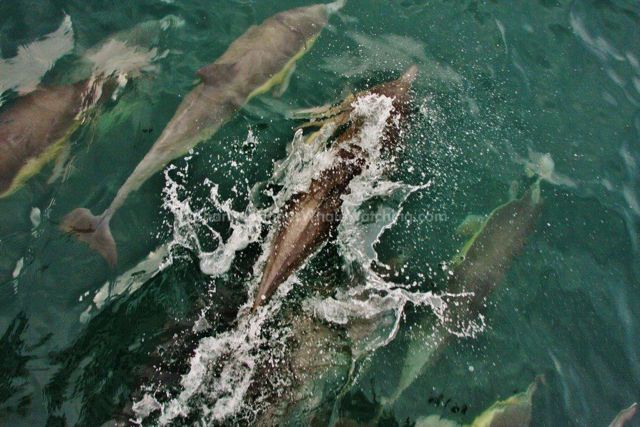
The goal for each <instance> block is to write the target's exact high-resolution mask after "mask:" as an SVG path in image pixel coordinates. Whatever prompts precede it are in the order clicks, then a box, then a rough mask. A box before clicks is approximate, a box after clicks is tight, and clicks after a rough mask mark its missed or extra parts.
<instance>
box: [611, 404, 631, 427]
mask: <svg viewBox="0 0 640 427" xmlns="http://www.w3.org/2000/svg"><path fill="white" fill-rule="evenodd" d="M636 412H638V404H637V403H633V404H632V405H631V406H629V407H628V408H626V409H623V410H622V411H620V412H619V413H618V415H616V417H615V418H614V419H613V421H611V424H609V427H625V426H626V425H627V423H628V422H629V421H631V420H632V419H633V417H635V415H636Z"/></svg>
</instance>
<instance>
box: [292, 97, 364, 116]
mask: <svg viewBox="0 0 640 427" xmlns="http://www.w3.org/2000/svg"><path fill="white" fill-rule="evenodd" d="M353 100H354V96H353V95H349V96H347V97H346V99H345V100H344V101H343V102H341V103H339V104H337V105H335V104H325V105H321V106H319V107H311V108H301V109H299V110H293V111H291V112H289V118H291V119H294V120H319V119H329V118H332V117H335V116H338V115H340V114H343V113H345V112H347V111H351V103H352V102H353Z"/></svg>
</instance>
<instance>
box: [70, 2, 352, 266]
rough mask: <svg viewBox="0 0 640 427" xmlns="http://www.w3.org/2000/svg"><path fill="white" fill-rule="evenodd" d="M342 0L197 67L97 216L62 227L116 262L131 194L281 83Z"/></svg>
mask: <svg viewBox="0 0 640 427" xmlns="http://www.w3.org/2000/svg"><path fill="white" fill-rule="evenodd" d="M343 4H344V0H338V1H336V2H334V3H329V4H316V5H312V6H308V7H300V8H296V9H291V10H287V11H284V12H280V13H278V14H276V15H274V16H272V17H270V18H268V19H266V20H265V21H264V22H263V23H262V24H260V25H257V26H252V27H251V28H249V29H248V30H247V31H246V32H245V33H244V34H243V35H242V36H240V37H239V38H238V39H236V40H235V41H234V42H233V43H231V45H230V46H229V48H228V49H227V50H226V52H225V53H224V54H222V56H221V57H219V58H218V59H217V60H216V61H215V62H213V63H212V64H210V65H207V66H205V67H203V68H201V69H200V70H199V71H198V73H197V75H198V77H200V80H201V82H200V83H199V84H198V85H197V86H196V87H195V88H194V89H193V90H192V91H191V92H189V93H188V94H187V95H186V96H185V98H184V100H183V101H182V103H181V104H180V105H179V106H178V110H177V111H176V113H175V114H174V116H173V117H172V119H171V121H170V122H169V124H168V125H167V126H166V127H165V128H164V130H163V132H162V134H161V135H160V137H159V138H158V140H157V141H156V142H155V143H154V145H153V146H152V147H151V150H149V152H148V153H147V154H146V155H145V157H144V158H143V159H142V160H141V161H140V163H138V165H137V166H136V168H135V170H134V171H133V173H132V174H131V175H130V176H129V177H128V178H127V180H126V182H125V183H124V184H123V185H122V187H120V189H119V190H118V192H117V194H116V196H115V198H114V199H113V201H112V202H111V204H110V205H109V207H108V208H107V209H106V210H105V211H104V212H103V213H102V214H100V215H93V214H92V213H91V211H89V210H88V209H85V208H78V209H75V210H73V211H72V212H70V213H69V214H68V215H67V216H66V217H65V218H64V219H63V222H62V224H61V228H62V230H63V231H66V232H68V233H72V234H73V235H75V236H76V237H77V238H78V239H79V240H81V241H83V242H85V243H87V244H89V246H90V247H91V248H92V249H94V250H96V251H97V252H99V253H100V254H101V255H102V256H103V257H104V258H105V259H106V260H107V262H108V263H109V264H110V265H111V266H115V265H116V264H117V259H118V256H117V249H116V243H115V240H114V239H113V236H112V234H111V230H110V227H109V222H110V221H111V218H112V217H113V215H114V214H115V213H116V212H117V210H118V209H119V208H120V207H121V206H122V205H123V204H124V202H125V200H126V199H127V197H128V196H129V194H130V193H131V192H133V191H136V190H137V189H138V188H140V186H141V185H142V184H143V183H144V182H145V181H147V180H148V179H149V178H150V177H151V176H153V175H154V174H156V173H157V172H159V171H161V170H162V168H164V166H166V165H167V164H168V163H169V162H171V161H172V160H174V159H177V158H179V157H181V156H183V155H185V154H186V153H187V152H188V151H189V150H191V149H192V148H193V147H195V146H196V145H197V144H198V143H200V142H202V141H205V140H207V139H209V138H211V137H212V136H213V135H214V134H215V133H216V132H217V131H218V129H220V127H222V125H223V124H224V123H225V122H226V121H227V120H229V118H231V116H232V115H233V114H234V113H235V112H236V111H238V110H239V109H240V108H241V107H242V106H243V105H244V104H245V103H246V102H248V101H249V100H250V99H251V98H253V97H254V96H256V95H259V94H262V93H265V92H267V91H268V90H270V89H271V88H273V87H274V86H276V85H278V84H280V85H283V86H285V85H286V84H287V82H288V79H289V77H290V75H291V73H292V72H293V71H294V69H295V64H296V61H297V60H298V59H299V58H300V57H302V55H304V54H305V53H306V52H307V51H308V50H309V49H310V48H311V46H312V45H313V43H314V41H315V40H316V38H317V37H318V36H319V35H320V33H321V32H322V30H323V28H324V27H325V26H326V24H327V22H328V19H329V16H330V15H331V14H332V13H335V12H336V11H337V10H339V9H340V8H341V7H342V6H343Z"/></svg>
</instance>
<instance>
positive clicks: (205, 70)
mask: <svg viewBox="0 0 640 427" xmlns="http://www.w3.org/2000/svg"><path fill="white" fill-rule="evenodd" d="M234 67H235V64H218V63H216V62H214V63H213V64H209V65H205V66H204V67H202V68H200V69H199V70H198V71H197V72H196V75H197V76H198V77H200V80H202V82H203V83H204V84H206V85H210V86H214V85H217V84H220V83H224V82H228V81H229V80H230V79H231V77H233V74H234Z"/></svg>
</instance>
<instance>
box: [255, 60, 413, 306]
mask: <svg viewBox="0 0 640 427" xmlns="http://www.w3.org/2000/svg"><path fill="white" fill-rule="evenodd" d="M416 74H417V67H415V66H412V67H411V68H409V69H408V70H407V71H406V72H405V73H404V75H403V76H402V77H400V78H399V79H397V80H393V81H391V82H387V83H384V84H381V85H379V86H376V87H374V88H372V89H371V90H368V91H364V92H362V93H360V94H358V95H357V96H356V97H355V98H353V99H355V100H357V99H358V98H361V97H365V96H368V95H372V94H373V95H382V96H387V97H389V98H391V99H392V102H393V110H392V112H391V115H390V117H389V118H388V120H387V122H386V124H385V129H384V132H383V133H382V137H381V140H380V141H378V143H379V144H381V146H382V147H386V148H392V147H393V146H395V145H396V144H397V143H398V140H399V138H400V135H399V134H400V126H399V123H400V121H401V120H403V119H404V118H406V116H407V115H408V113H409V111H408V110H409V98H410V94H409V92H410V89H411V84H412V83H413V81H414V79H415V78H416ZM351 99H352V98H348V100H347V101H351ZM345 104H346V105H345ZM350 104H351V103H350V102H345V103H343V104H342V106H343V107H344V110H343V111H339V114H338V116H337V117H338V118H337V119H336V120H337V122H338V124H343V123H344V122H346V121H348V115H349V108H350V107H351V106H350ZM341 121H342V122H343V123H340V122H341ZM361 126H362V123H361V121H353V122H352V123H350V125H349V127H348V128H347V129H346V130H345V131H344V132H342V133H341V134H340V135H339V136H338V138H337V140H336V141H335V142H333V146H332V148H331V150H332V151H333V154H334V158H335V160H334V161H333V163H332V164H331V165H330V166H329V167H328V168H327V169H325V170H323V171H322V172H321V173H320V175H319V176H318V177H317V178H315V179H313V180H312V181H311V184H310V186H309V189H308V190H307V191H306V192H303V193H300V194H296V195H294V196H293V197H291V199H289V201H288V202H287V204H286V206H285V208H284V209H283V210H282V212H281V213H280V218H281V223H280V225H279V230H278V231H277V233H276V234H275V236H274V238H273V242H272V244H271V249H270V253H269V256H268V258H267V261H266V265H265V268H264V271H263V273H262V278H261V281H260V285H259V286H258V291H257V294H256V296H255V299H254V302H253V307H252V311H253V312H255V311H256V310H257V309H258V307H259V306H260V305H261V304H262V303H263V302H265V301H266V300H267V299H269V298H270V297H271V295H273V293H274V292H275V291H276V289H277V288H278V287H279V286H280V285H281V284H282V283H283V282H284V281H285V280H287V278H288V277H289V276H290V275H291V273H293V272H294V271H295V270H296V269H297V268H298V267H300V266H301V265H302V264H303V263H304V261H305V260H306V259H307V258H308V257H309V256H310V255H311V254H312V253H313V252H315V251H316V250H317V249H318V248H319V247H320V245H321V244H322V243H324V242H325V241H326V240H327V239H328V237H329V234H330V232H331V231H332V230H333V229H334V227H335V226H336V225H337V223H338V221H339V218H340V210H341V206H342V196H343V195H345V194H347V192H348V187H349V184H350V183H351V181H352V180H353V178H355V177H356V176H357V175H360V174H361V173H362V171H363V169H364V168H365V167H366V164H367V154H366V153H365V151H364V149H363V148H362V147H359V146H358V145H357V144H354V143H353V138H354V137H357V135H358V133H359V131H360V128H361Z"/></svg>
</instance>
